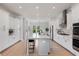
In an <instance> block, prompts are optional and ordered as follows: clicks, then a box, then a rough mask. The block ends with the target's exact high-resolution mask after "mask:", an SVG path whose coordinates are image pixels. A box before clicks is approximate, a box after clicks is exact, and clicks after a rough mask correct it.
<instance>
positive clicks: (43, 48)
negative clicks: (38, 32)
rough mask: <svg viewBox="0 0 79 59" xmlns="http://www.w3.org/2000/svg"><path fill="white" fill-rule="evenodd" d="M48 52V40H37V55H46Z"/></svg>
mask: <svg viewBox="0 0 79 59" xmlns="http://www.w3.org/2000/svg"><path fill="white" fill-rule="evenodd" d="M49 51H50V39H39V40H38V55H45V56H46V55H48V53H49Z"/></svg>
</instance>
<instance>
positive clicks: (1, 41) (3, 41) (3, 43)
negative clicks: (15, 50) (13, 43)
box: [0, 9, 9, 51]
mask: <svg viewBox="0 0 79 59" xmlns="http://www.w3.org/2000/svg"><path fill="white" fill-rule="evenodd" d="M8 23H9V13H8V12H6V11H4V10H2V9H0V51H2V50H3V49H5V48H6V47H8V25H9V24H8Z"/></svg>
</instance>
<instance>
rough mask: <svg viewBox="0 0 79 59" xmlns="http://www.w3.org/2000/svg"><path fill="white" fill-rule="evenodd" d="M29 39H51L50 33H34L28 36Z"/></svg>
mask: <svg viewBox="0 0 79 59" xmlns="http://www.w3.org/2000/svg"><path fill="white" fill-rule="evenodd" d="M28 39H50V36H48V35H36V36H35V35H32V36H28Z"/></svg>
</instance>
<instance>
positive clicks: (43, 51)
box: [27, 35, 50, 56]
mask: <svg viewBox="0 0 79 59" xmlns="http://www.w3.org/2000/svg"><path fill="white" fill-rule="evenodd" d="M30 40H32V43H31V44H33V50H34V51H33V52H32V53H34V55H38V56H40V55H41V56H42V55H44V56H47V55H48V53H49V52H50V36H48V35H38V36H28V41H27V53H28V55H30V53H29V51H30V50H29V47H30V45H29V43H30V42H29V41H30ZM31 47H32V46H31Z"/></svg>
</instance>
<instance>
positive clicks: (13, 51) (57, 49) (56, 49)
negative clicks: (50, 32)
mask: <svg viewBox="0 0 79 59" xmlns="http://www.w3.org/2000/svg"><path fill="white" fill-rule="evenodd" d="M52 48H53V49H52V50H51V53H50V54H49V56H73V55H72V54H71V53H70V52H69V51H67V50H66V49H64V48H63V47H61V46H60V45H59V44H57V43H56V42H54V41H53V42H52ZM0 55H2V56H25V55H26V44H25V42H24V41H21V42H19V43H17V44H15V45H14V46H12V47H10V48H8V49H7V50H5V51H4V52H1V53H0Z"/></svg>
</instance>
